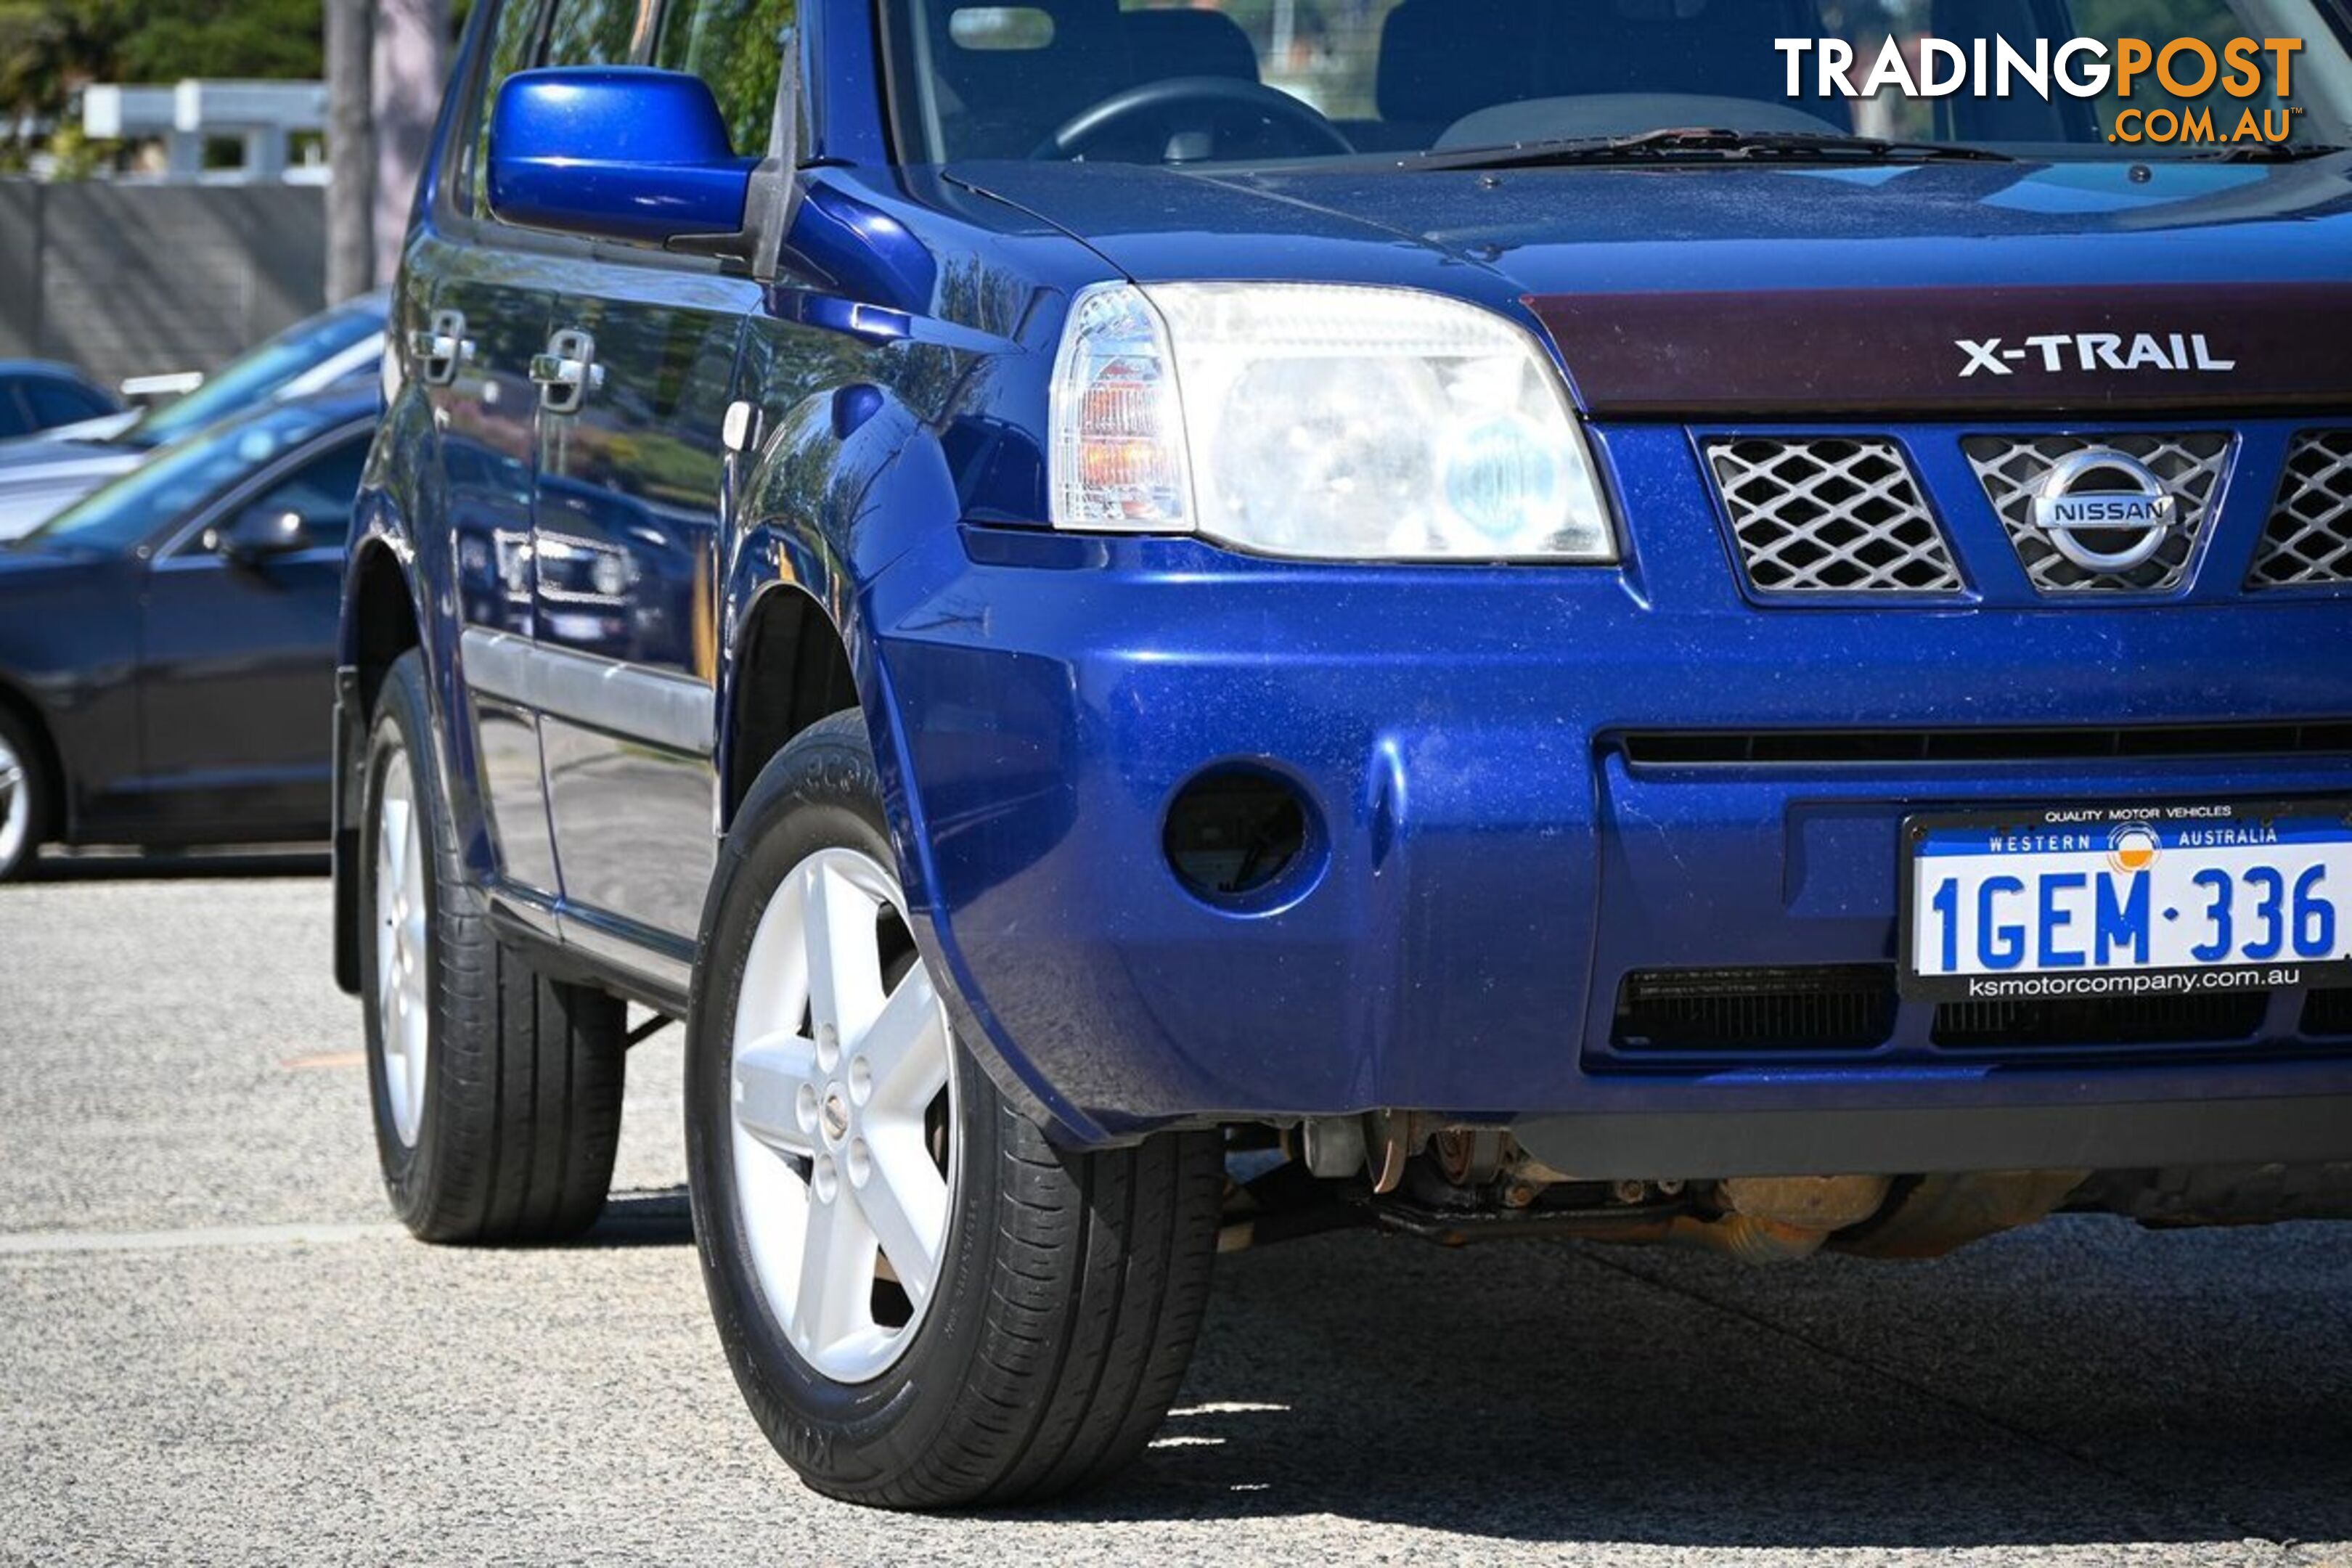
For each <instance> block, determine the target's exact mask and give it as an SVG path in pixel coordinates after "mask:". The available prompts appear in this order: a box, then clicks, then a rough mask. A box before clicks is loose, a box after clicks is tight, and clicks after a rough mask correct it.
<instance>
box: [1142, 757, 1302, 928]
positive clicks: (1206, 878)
mask: <svg viewBox="0 0 2352 1568" xmlns="http://www.w3.org/2000/svg"><path fill="white" fill-rule="evenodd" d="M1313 835H1314V828H1313V824H1312V822H1311V820H1310V818H1309V816H1308V814H1307V803H1306V802H1305V801H1304V800H1302V799H1301V798H1300V797H1299V794H1298V790H1297V786H1296V785H1294V784H1291V783H1290V782H1289V781H1288V780H1287V779H1285V778H1282V777H1280V776H1279V775H1277V774H1275V773H1269V772H1266V771H1265V770H1264V769H1260V768H1252V767H1222V768H1214V769H1212V770H1210V771H1209V772H1207V773H1202V774H1201V775H1200V776H1199V777H1198V778H1195V779H1194V780H1192V783H1190V784H1186V785H1185V786H1184V787H1183V788H1182V789H1181V790H1180V791H1178V792H1177V795H1176V798H1175V800H1174V801H1173V802H1172V803H1171V804H1170V805H1169V807H1168V826H1167V827H1166V829H1165V831H1164V833H1163V834H1162V836H1161V847H1162V848H1163V849H1164V850H1165V852H1166V854H1167V856H1168V864H1169V867H1170V868H1171V869H1172V870H1174V871H1175V873H1176V879H1177V880H1178V881H1180V882H1181V883H1183V884H1184V887H1185V889H1186V890H1187V891H1189V892H1191V893H1192V895H1193V896H1194V897H1195V898H1199V899H1202V900H1206V901H1207V902H1209V903H1212V904H1215V905H1219V906H1221V907H1225V908H1248V907H1254V906H1262V905H1264V904H1265V903H1266V902H1267V901H1268V900H1270V899H1273V898H1277V897H1279V896H1280V895H1281V894H1282V893H1283V892H1285V891H1286V890H1287V889H1289V888H1290V887H1291V886H1292V885H1293V884H1294V883H1295V882H1296V881H1297V878H1298V877H1299V875H1300V874H1301V872H1302V869H1303V868H1305V867H1306V866H1307V865H1308V864H1309V849H1310V840H1311V839H1312V837H1313Z"/></svg>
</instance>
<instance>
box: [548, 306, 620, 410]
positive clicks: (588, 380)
mask: <svg viewBox="0 0 2352 1568" xmlns="http://www.w3.org/2000/svg"><path fill="white" fill-rule="evenodd" d="M530 379H531V380H532V381H534V382H536V383H537V384H538V385H539V405H540V406H541V408H544V409H545V410H547V412H549V413H550V414H577V413H579V412H580V405H582V404H583V403H585V402H586V401H587V400H588V395H589V394H590V393H592V392H594V391H595V390H596V389H597V388H598V387H600V386H602V385H604V366H603V365H600V364H598V363H596V340H595V339H594V338H593V337H590V336H589V335H588V334H587V333H586V332H583V331H580V330H579V329H578V328H576V327H566V328H564V329H563V330H562V331H560V332H558V333H556V334H555V335H554V336H553V337H551V338H550V339H548V340H547V352H546V353H540V354H533V355H532V356H531V360H530Z"/></svg>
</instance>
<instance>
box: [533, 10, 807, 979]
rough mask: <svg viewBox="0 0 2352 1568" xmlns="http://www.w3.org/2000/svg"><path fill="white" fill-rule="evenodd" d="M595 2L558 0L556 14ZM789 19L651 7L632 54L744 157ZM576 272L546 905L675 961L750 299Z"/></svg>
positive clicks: (556, 537)
mask: <svg viewBox="0 0 2352 1568" xmlns="http://www.w3.org/2000/svg"><path fill="white" fill-rule="evenodd" d="M592 3H593V0H559V6H558V16H559V17H560V16H562V10H563V8H564V7H565V6H566V5H588V4H592ZM793 12H794V6H793V0H668V3H667V5H662V6H661V7H660V8H659V14H658V16H659V19H658V21H657V22H656V24H655V25H654V26H653V29H652V32H651V36H649V37H648V36H645V35H644V34H643V33H641V34H640V36H639V37H638V38H637V40H636V42H635V53H636V57H637V58H639V59H641V60H643V61H644V62H645V63H646V64H650V65H654V66H657V67H660V68H663V69H667V70H677V71H687V72H691V73H693V74H695V75H698V76H699V77H701V78H702V79H703V80H704V81H705V82H706V83H708V84H709V87H710V89H711V91H712V94H713V96H714V97H715V98H716V99H717V100H718V101H719V110H720V113H721V114H722V115H723V116H724V118H725V119H726V121H727V123H728V125H729V127H730V130H731V131H732V132H733V134H734V137H735V142H736V151H737V152H738V153H741V154H743V155H744V156H745V157H747V158H750V157H757V156H759V155H761V153H765V152H766V151H767V150H768V146H769V142H770V137H771V133H772V128H773V125H774V120H775V105H776V89H777V84H778V82H779V80H780V78H781V75H782V58H783V57H782V48H783V44H784V38H785V33H784V29H785V27H786V26H787V25H788V24H789V23H790V22H791V21H792V19H793ZM651 15H653V13H652V11H651V10H650V9H648V10H647V11H644V12H640V13H639V16H640V18H641V20H642V19H643V18H645V17H646V16H651ZM559 47H561V46H560V40H559V41H556V42H551V45H550V54H551V60H552V58H553V56H554V54H555V52H556V50H557V49H558V48H559ZM556 63H562V62H556ZM640 256H641V258H639V257H640ZM572 276H573V278H574V279H576V282H574V283H572V284H571V285H570V286H567V288H566V289H565V290H564V292H563V294H562V298H561V299H560V300H558V301H557V305H556V320H555V323H554V330H553V331H552V332H551V336H550V341H549V342H548V345H547V350H546V357H545V359H544V360H543V361H542V369H543V370H544V371H545V372H547V373H548V374H549V376H550V378H551V379H550V380H549V382H548V384H546V385H544V386H543V387H542V389H541V391H542V398H541V412H540V441H539V487H538V496H539V503H538V509H537V512H536V515H535V517H534V520H533V527H532V534H531V553H532V557H533V559H534V561H535V563H536V565H537V568H538V576H537V588H536V592H537V626H538V638H539V643H540V674H541V683H540V686H539V688H538V690H539V693H540V697H541V701H540V733H541V743H542V745H543V747H544V749H545V753H546V761H547V784H548V802H549V806H550V810H551V815H552V816H553V818H554V822H555V837H556V849H557V855H558V858H560V859H561V861H562V867H563V898H564V905H565V909H566V911H567V915H569V914H572V913H574V912H576V913H578V914H579V915H580V916H581V917H582V919H583V923H589V924H593V923H602V924H604V925H605V926H606V927H607V928H608V929H609V930H611V931H612V932H613V934H616V935H620V936H624V937H627V938H631V939H634V940H635V941H637V942H640V943H643V944H646V945H651V946H654V947H656V948H666V949H667V950H668V952H670V953H671V955H672V956H674V957H677V956H683V955H686V954H689V953H690V952H691V944H692V942H693V939H694V935H695V931H696V927H697V925H698V922H699V921H700V920H701V917H702V900H703V894H704V892H705V890H706V889H708V887H709V881H710V874H711V868H712V864H713V861H714V859H715V858H716V853H717V841H716V833H717V807H718V777H717V770H716V767H715V764H714V763H713V752H714V749H715V744H716V740H717V734H718V715H717V711H716V708H717V695H716V688H717V671H718V665H719V626H718V602H719V583H718V579H719V559H718V550H719V507H720V504H721V492H722V489H723V479H724V475H725V470H726V464H727V453H726V450H725V447H724V445H723V443H722V440H721V437H720V431H721V429H722V427H723V426H724V425H725V421H726V415H727V408H728V405H729V403H730V400H731V398H732V397H733V395H734V384H735V375H736V359H737V355H738V352H739V350H740V345H741V342H742V340H743V323H744V321H746V319H747V318H748V317H749V316H750V315H751V312H753V311H755V310H759V309H760V307H761V289H760V288H759V286H758V285H756V284H754V283H751V282H750V281H749V280H746V279H731V278H724V277H721V276H719V274H718V272H717V270H716V268H712V267H709V266H707V265H703V264H698V263H693V262H687V261H682V260H681V259H680V258H675V257H668V256H665V255H663V254H662V253H660V252H659V251H654V250H646V251H644V252H642V253H632V252H629V251H626V250H625V249H621V248H618V247H603V248H600V250H599V252H598V254H597V257H596V258H595V259H594V260H593V261H584V262H583V263H581V264H580V265H579V266H577V267H576V268H574V269H573V274H572ZM567 934H578V935H580V936H583V937H587V938H589V939H591V940H593V933H591V932H587V931H580V932H577V933H574V932H573V928H572V926H570V925H569V924H568V925H567Z"/></svg>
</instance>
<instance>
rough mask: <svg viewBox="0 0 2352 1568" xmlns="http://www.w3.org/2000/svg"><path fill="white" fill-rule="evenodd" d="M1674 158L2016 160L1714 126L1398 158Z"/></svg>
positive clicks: (1955, 147)
mask: <svg viewBox="0 0 2352 1568" xmlns="http://www.w3.org/2000/svg"><path fill="white" fill-rule="evenodd" d="M1678 158H1714V159H1722V160H1724V161H1727V162H1731V163H1738V162H1741V161H1743V160H1747V159H1790V160H1796V159H1806V158H1855V159H1863V160H1866V161H1869V162H1874V163H1926V162H1929V161H1931V160H1940V159H1965V160H1967V161H1969V162H1970V163H2015V162H2017V160H2016V159H2014V158H2012V157H2011V156H2010V155H2009V154H2008V153H1996V152H1994V151H1992V149H1990V147H1971V146H1968V145H1966V144H1965V143H1961V142H1890V141H1887V140H1886V139H1885V138H1884V137H1878V136H1841V135H1838V134H1836V133H1835V132H1812V131H1717V130H1706V129H1696V128H1682V129H1670V130H1661V131H1643V132H1636V133H1635V134H1633V135H1631V136H1572V137H1563V138H1560V139H1559V140H1556V141H1549V142H1514V143H1512V144H1510V145H1508V146H1502V147H1464V148H1459V149H1452V150H1447V151H1444V152H1437V153H1414V154H1413V155H1412V156H1410V157H1407V158H1402V159H1400V160H1399V161H1398V163H1397V166H1398V167H1399V168H1403V169H1439V170H1442V169H1544V168H1559V167H1564V166H1567V165H1570V164H1575V163H1641V162H1644V161H1652V160H1654V161H1658V162H1672V161H1674V160H1675V159H1678Z"/></svg>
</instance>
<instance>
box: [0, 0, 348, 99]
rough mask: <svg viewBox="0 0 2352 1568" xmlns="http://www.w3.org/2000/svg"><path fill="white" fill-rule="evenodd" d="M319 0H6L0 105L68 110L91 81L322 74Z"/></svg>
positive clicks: (0, 9)
mask: <svg viewBox="0 0 2352 1568" xmlns="http://www.w3.org/2000/svg"><path fill="white" fill-rule="evenodd" d="M324 27H325V24H324V20H323V17H322V13H321V10H320V0H0V110H5V111H6V112H7V113H9V114H10V115H11V116H14V115H17V114H26V113H33V114H44V115H55V114H58V113H60V112H62V111H63V110H65V108H66V106H67V103H68V100H69V98H70V97H71V95H72V93H73V91H74V90H75V89H77V88H79V87H80V86H82V85H83V84H84V83H85V82H91V81H123V82H174V81H178V80H180V79H182V78H183V77H259V78H294V79H315V78H316V77H318V76H319V75H320V71H321V70H322V69H323V65H322V62H321V60H320V47H321V42H322V39H323V36H324Z"/></svg>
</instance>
